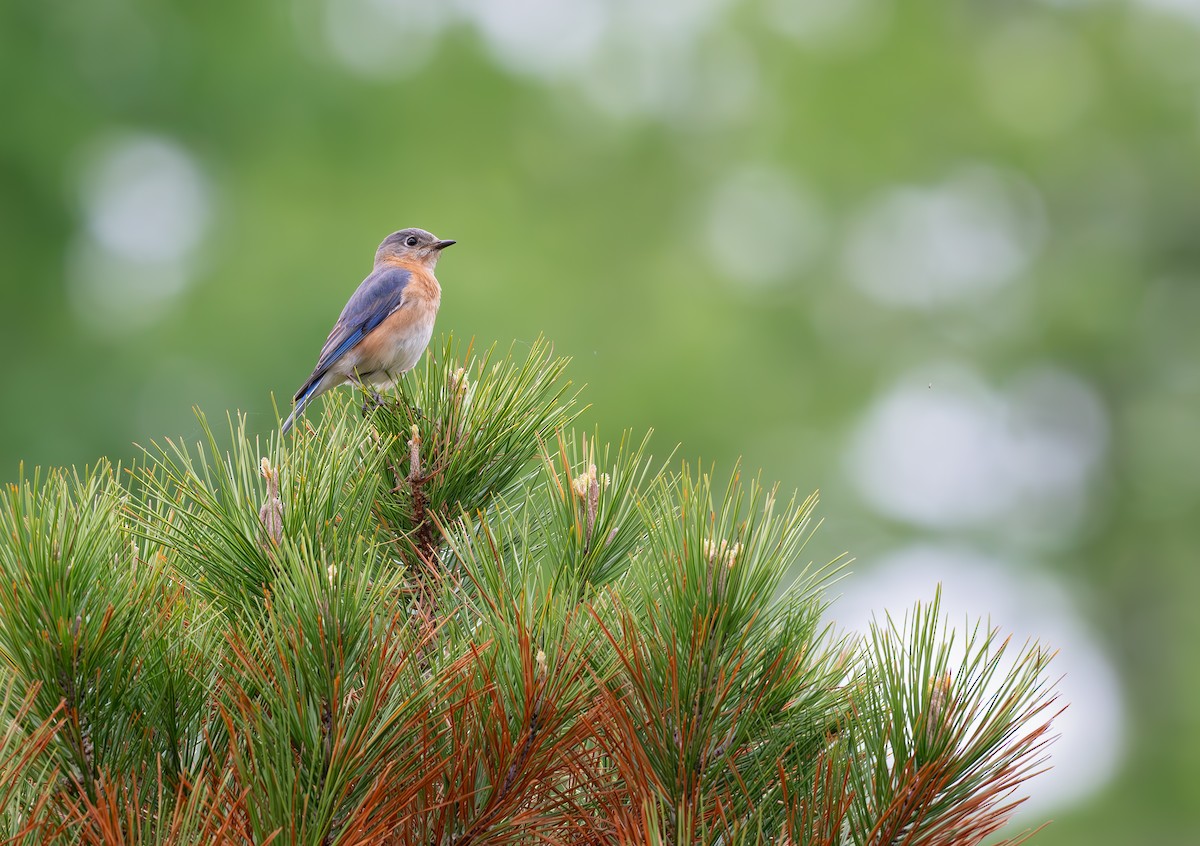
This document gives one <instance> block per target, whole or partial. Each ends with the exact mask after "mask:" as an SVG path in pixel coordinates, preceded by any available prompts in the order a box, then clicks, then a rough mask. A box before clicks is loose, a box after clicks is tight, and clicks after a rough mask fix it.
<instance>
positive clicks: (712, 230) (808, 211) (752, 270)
mask: <svg viewBox="0 0 1200 846" xmlns="http://www.w3.org/2000/svg"><path fill="white" fill-rule="evenodd" d="M827 229H828V224H827V223H826V219H825V214H824V212H823V211H822V208H821V205H820V203H818V201H817V200H816V199H815V198H814V197H813V195H812V194H811V193H810V192H809V191H808V190H806V189H805V188H804V187H803V186H801V185H800V184H799V183H798V181H797V180H796V179H795V178H793V177H792V176H791V174H789V173H787V172H786V171H783V170H780V169H777V168H772V167H767V166H760V165H747V166H743V167H740V168H738V169H736V170H734V171H733V172H732V173H730V174H729V175H728V176H727V177H726V178H725V179H724V180H723V181H722V182H721V183H720V184H718V185H717V186H716V189H715V190H714V191H713V196H712V199H711V200H710V201H709V211H708V220H707V223H706V225H705V226H704V228H703V230H702V232H703V238H704V248H705V249H706V251H707V252H708V254H709V256H710V257H711V258H712V260H713V262H714V263H715V265H716V267H717V269H718V270H720V271H721V272H722V273H723V274H725V275H726V276H727V277H729V278H730V279H734V280H736V281H738V282H742V283H744V284H747V285H751V286H762V285H769V284H777V283H780V282H785V281H787V280H789V279H794V278H795V277H796V275H797V274H799V273H801V272H803V271H804V270H805V269H806V268H807V267H808V266H809V265H811V264H812V262H813V261H814V260H815V259H816V258H817V256H818V255H819V254H820V251H821V248H822V247H823V245H824V243H825V236H826V231H827Z"/></svg>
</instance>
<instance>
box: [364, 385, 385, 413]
mask: <svg viewBox="0 0 1200 846" xmlns="http://www.w3.org/2000/svg"><path fill="white" fill-rule="evenodd" d="M376 408H383V397H382V396H380V395H379V391H374V390H373V391H371V392H370V393H369V394H368V395H367V396H364V397H363V401H362V413H363V417H366V416H367V415H368V414H370V413H371V411H372V410H374V409H376Z"/></svg>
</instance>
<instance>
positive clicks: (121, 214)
mask: <svg viewBox="0 0 1200 846" xmlns="http://www.w3.org/2000/svg"><path fill="white" fill-rule="evenodd" d="M80 205H81V208H82V213H83V224H84V225H83V231H82V232H81V233H80V234H79V235H78V236H77V237H76V239H75V242H74V243H73V245H72V246H71V248H70V250H69V252H68V257H67V284H68V294H69V297H70V300H71V303H72V305H73V307H74V310H75V312H76V315H77V316H78V317H79V319H80V320H81V322H84V323H86V324H89V325H91V326H93V327H94V328H96V329H98V330H100V331H106V332H119V331H123V330H125V329H129V328H134V327H139V326H144V325H146V324H148V323H151V322H153V321H154V320H155V319H157V318H159V317H161V316H162V315H163V314H164V313H165V312H166V311H167V308H168V306H169V305H170V303H171V302H172V301H173V300H174V299H176V298H177V297H178V296H179V294H180V293H182V292H183V291H184V290H185V289H186V287H187V285H188V283H189V282H190V281H191V278H192V275H191V272H190V259H191V258H192V256H193V255H194V253H195V251H196V249H197V247H199V245H200V243H201V240H202V239H203V237H204V235H205V232H206V230H207V227H208V222H209V217H210V201H209V191H208V184H207V182H206V180H205V177H204V175H203V173H202V172H201V170H200V168H199V166H198V165H197V164H196V162H195V160H194V159H193V157H192V156H191V155H190V154H189V153H188V152H187V151H186V150H184V149H183V147H181V146H180V145H179V144H177V143H175V142H174V141H172V140H170V139H167V138H163V137H160V136H155V135H142V134H133V135H127V136H122V137H118V138H111V139H108V140H106V141H103V142H101V143H99V144H97V145H96V146H95V147H94V148H93V149H92V150H91V151H90V152H89V154H87V155H85V157H84V162H83V173H82V177H81V180H80Z"/></svg>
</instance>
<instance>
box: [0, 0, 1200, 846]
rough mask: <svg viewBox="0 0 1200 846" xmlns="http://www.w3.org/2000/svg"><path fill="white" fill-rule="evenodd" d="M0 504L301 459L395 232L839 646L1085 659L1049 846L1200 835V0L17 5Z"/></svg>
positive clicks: (1053, 798)
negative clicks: (898, 640)
mask: <svg viewBox="0 0 1200 846" xmlns="http://www.w3.org/2000/svg"><path fill="white" fill-rule="evenodd" d="M0 80H2V82H0V85H2V86H3V104H4V107H3V113H2V117H0V355H2V360H3V361H4V363H5V364H4V367H3V368H0V410H2V413H0V476H2V477H3V478H4V479H7V480H12V479H15V478H16V476H17V474H18V472H19V469H18V468H19V463H20V462H22V461H24V462H25V463H26V465H27V466H31V465H35V464H41V465H65V464H86V463H88V462H91V461H94V460H95V459H96V458H97V457H98V456H101V455H106V456H111V457H114V458H117V459H124V460H129V459H132V458H134V457H136V455H137V454H138V450H137V449H136V448H135V447H134V443H142V444H144V443H147V442H148V441H149V440H151V439H153V438H160V437H162V436H163V435H172V434H174V435H183V436H185V437H191V436H195V435H197V434H198V427H197V426H196V423H195V420H194V418H193V417H192V411H191V407H192V406H193V405H200V406H201V407H203V408H204V409H205V410H206V411H207V412H209V414H210V415H213V416H218V417H219V416H221V415H223V414H224V412H225V411H226V410H228V409H240V410H242V411H245V412H246V413H248V414H249V416H250V420H251V425H252V427H253V428H254V429H256V430H258V431H261V432H264V433H265V432H269V431H270V430H271V429H272V428H273V427H274V426H275V425H276V422H277V421H276V418H275V416H274V413H273V406H272V394H274V395H275V396H276V397H278V398H279V399H280V402H281V404H283V403H286V401H287V400H288V398H289V397H290V395H291V393H292V391H293V390H294V389H295V387H296V386H297V385H298V384H299V383H300V381H301V380H302V379H303V378H304V376H305V375H306V374H307V373H308V371H309V369H310V367H311V365H312V364H313V362H314V360H315V356H316V353H317V350H318V349H319V347H320V344H321V342H322V341H323V339H324V337H325V333H326V332H327V331H328V329H329V326H330V324H331V322H332V320H333V318H334V317H335V316H336V314H337V312H338V311H339V309H340V308H341V306H342V304H343V303H344V301H345V299H346V297H347V296H348V295H349V293H350V292H351V291H352V290H353V288H354V287H355V286H356V285H357V283H358V282H359V280H360V279H361V278H362V277H363V276H364V275H365V273H366V272H367V270H368V269H369V265H370V259H371V256H372V252H373V250H374V248H375V246H376V244H377V243H378V242H379V241H380V240H381V239H382V238H383V236H384V235H386V234H387V233H388V232H389V231H391V230H393V229H397V228H401V227H404V226H414V225H415V226H422V227H424V228H428V229H431V230H433V231H434V232H436V233H437V234H438V235H439V236H441V237H446V238H456V239H458V240H459V241H460V242H461V244H460V246H457V247H455V248H453V249H452V250H451V251H449V252H448V253H447V254H446V256H445V258H444V259H443V261H442V263H441V265H440V267H439V274H440V277H441V279H442V282H443V286H444V288H445V295H444V299H443V307H442V312H441V317H440V321H439V327H440V328H441V329H442V330H452V331H453V332H454V333H455V335H456V336H458V337H460V338H463V339H469V338H473V339H475V344H476V346H477V348H485V347H487V346H488V345H490V344H492V343H498V344H499V345H500V346H501V347H502V348H507V347H508V346H509V345H510V344H514V343H515V344H516V345H517V347H518V349H520V347H522V346H524V345H527V344H528V343H529V342H530V341H531V340H532V339H533V338H535V337H536V336H537V335H538V334H539V333H545V334H546V335H548V336H549V337H550V338H551V339H553V341H554V342H555V344H556V349H557V351H559V352H561V353H563V354H567V355H570V356H572V357H573V358H574V363H573V365H572V368H571V371H570V372H571V374H572V376H573V378H574V379H575V381H577V382H579V383H585V384H586V385H587V388H586V397H587V398H588V399H589V400H590V401H591V402H592V403H593V407H592V409H591V410H589V411H588V413H587V414H586V415H585V422H586V424H587V425H588V426H592V425H598V426H599V427H600V430H601V434H602V435H606V436H609V437H615V436H617V435H619V433H620V432H621V431H622V430H623V429H625V428H632V429H633V430H634V431H635V432H642V431H645V430H647V429H653V430H654V431H655V440H654V443H655V444H656V445H657V451H658V453H659V454H664V455H665V454H666V453H668V452H669V451H670V449H671V448H672V447H673V446H674V445H675V444H681V445H682V447H681V450H680V453H679V455H681V456H685V457H700V458H702V459H703V460H704V461H705V462H712V463H713V464H714V465H715V466H716V468H717V472H718V473H722V474H727V473H729V472H731V471H732V469H733V467H734V465H735V462H736V460H737V458H738V457H739V456H740V457H741V458H742V463H743V467H744V468H746V469H747V470H750V471H753V470H755V469H756V468H760V467H761V468H763V475H764V477H765V478H766V479H768V480H778V481H779V482H780V483H781V484H782V486H783V487H784V488H785V489H792V488H797V489H800V490H801V491H803V492H808V491H811V490H813V489H816V488H820V489H821V491H822V499H823V502H822V506H821V509H820V511H821V514H822V515H823V518H824V521H825V522H824V525H823V526H822V527H821V529H820V530H819V532H818V533H817V535H816V537H815V538H814V539H813V541H812V542H811V543H810V545H809V547H808V552H809V553H811V554H812V556H813V558H814V559H816V560H818V561H825V560H830V559H833V558H835V557H836V556H838V555H839V554H841V553H842V552H849V553H850V554H851V555H853V556H854V557H855V559H856V560H855V561H854V563H853V564H852V565H851V570H852V571H853V572H852V573H851V574H850V575H848V576H847V577H846V578H845V579H844V580H843V581H842V582H840V583H839V584H838V585H837V587H836V588H835V592H836V593H837V594H840V597H841V598H840V599H838V600H837V602H836V603H835V604H834V606H833V609H832V610H831V612H830V613H831V618H832V619H834V620H836V621H837V623H838V625H840V626H847V627H851V628H858V627H861V626H862V625H864V624H865V621H866V620H867V619H868V617H869V614H870V613H871V612H872V611H875V612H879V611H882V610H884V609H888V610H892V611H894V612H901V613H902V612H903V610H904V608H905V607H907V606H908V605H909V604H910V602H912V601H913V600H916V599H918V598H924V599H928V598H929V597H931V596H932V594H933V590H934V585H935V584H936V583H938V582H941V583H943V585H944V590H945V599H944V601H945V605H946V607H947V609H948V610H949V611H950V613H951V619H952V621H955V622H957V621H960V620H964V619H966V618H967V616H987V615H991V619H992V622H993V623H995V624H997V625H999V626H1001V627H1002V628H1003V629H1004V630H1006V631H1011V632H1013V634H1014V635H1015V636H1016V637H1017V638H1018V639H1023V638H1025V637H1036V638H1040V639H1043V640H1045V641H1047V642H1048V643H1050V644H1052V645H1054V646H1056V647H1058V648H1059V649H1060V650H1061V654H1060V657H1059V659H1058V671H1059V672H1062V673H1064V674H1065V678H1064V679H1063V682H1062V690H1063V695H1064V698H1065V699H1066V700H1068V701H1069V702H1070V709H1069V710H1068V711H1067V712H1066V714H1064V716H1063V717H1062V718H1061V720H1060V721H1059V730H1060V733H1061V735H1062V737H1061V740H1060V741H1059V743H1058V744H1057V745H1056V747H1055V748H1054V750H1053V756H1052V761H1051V763H1052V764H1053V767H1054V768H1053V770H1052V771H1051V772H1050V773H1049V774H1047V775H1045V776H1042V777H1040V778H1039V779H1037V780H1035V781H1034V782H1032V783H1031V784H1030V785H1029V790H1030V792H1031V793H1032V794H1033V801H1032V803H1031V807H1030V810H1029V813H1028V816H1027V817H1026V818H1025V821H1026V822H1027V823H1036V822H1038V821H1040V820H1043V819H1046V818H1051V817H1052V818H1054V820H1055V822H1054V824H1052V825H1051V826H1050V827H1049V828H1047V829H1046V830H1045V831H1044V832H1042V833H1041V834H1039V835H1038V836H1037V837H1036V839H1035V842H1037V843H1042V844H1047V846H1052V845H1054V846H1067V845H1068V844H1084V843H1086V844H1130V843H1156V844H1196V843H1200V822H1198V820H1200V810H1198V809H1200V767H1197V766H1196V761H1197V760H1198V758H1200V663H1198V661H1200V655H1198V650H1197V647H1198V646H1200V612H1198V611H1197V605H1198V604H1200V568H1198V567H1197V554H1196V550H1197V548H1198V545H1200V501H1198V500H1200V449H1198V448H1197V445H1196V438H1197V435H1198V434H1200V0H1107V1H1106V0H1043V1H1042V2H1032V0H1031V1H1030V2H1023V0H1005V2H997V0H652V2H651V0H612V1H611V2H605V0H511V2H500V0H275V2H261V3H246V2H240V1H238V0H208V2H204V3H172V2H152V0H95V2H87V3H76V2H62V0H41V2H21V0H4V2H2V3H0Z"/></svg>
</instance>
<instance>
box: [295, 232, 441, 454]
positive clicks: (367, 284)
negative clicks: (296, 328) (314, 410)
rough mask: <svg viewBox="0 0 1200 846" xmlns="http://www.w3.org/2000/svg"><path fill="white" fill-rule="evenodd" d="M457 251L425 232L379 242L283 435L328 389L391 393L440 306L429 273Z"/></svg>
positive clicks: (413, 361) (397, 234)
mask: <svg viewBox="0 0 1200 846" xmlns="http://www.w3.org/2000/svg"><path fill="white" fill-rule="evenodd" d="M454 243H457V242H455V241H445V240H442V239H440V238H438V237H437V236H436V235H434V234H433V233H431V232H426V231H425V230H424V229H401V230H400V231H398V232H393V233H392V234H391V235H388V236H387V237H386V238H384V239H383V242H382V243H381V244H380V245H379V249H378V250H376V251H375V264H374V267H373V268H372V270H371V273H370V275H369V276H367V278H366V279H364V280H363V281H362V284H361V285H359V286H358V289H357V290H356V291H355V292H354V293H353V294H351V295H350V299H349V301H348V302H347V303H346V307H345V308H343V309H342V313H341V315H340V316H339V317H338V319H337V321H336V322H335V323H334V324H333V329H332V331H330V333H329V337H328V338H326V339H325V346H323V347H322V348H321V354H320V356H319V357H318V358H317V366H316V367H314V368H313V372H312V373H311V374H310V375H309V377H308V379H306V380H305V382H304V384H303V385H301V386H300V390H298V391H296V395H295V396H294V397H293V398H292V402H293V408H292V413H291V414H289V415H288V418H287V420H285V421H284V422H283V434H285V435H286V434H287V432H288V430H289V429H291V428H292V424H293V423H295V421H296V418H297V417H298V416H299V415H301V414H303V413H304V409H305V408H307V407H308V404H309V403H310V402H312V401H313V400H314V399H316V398H317V397H319V396H320V395H321V394H323V393H325V392H326V391H328V390H329V389H330V388H336V387H337V386H338V385H341V384H343V383H345V382H350V383H351V384H354V385H361V386H364V387H365V386H370V387H372V388H374V389H375V390H376V391H377V390H378V389H379V388H384V389H386V388H390V387H391V386H392V385H394V384H395V383H396V380H397V379H398V378H399V377H400V375H401V374H403V373H404V372H405V371H407V370H410V369H412V367H413V366H414V365H416V363H417V362H418V361H420V360H421V355H422V354H423V353H424V352H425V348H426V347H427V346H428V345H429V339H430V338H431V337H432V336H433V322H434V319H435V318H436V317H437V312H438V307H439V306H440V305H441V303H442V288H441V285H439V284H438V281H437V277H435V276H434V275H433V269H434V267H436V265H437V262H438V258H439V257H440V256H441V254H442V250H444V249H446V248H447V247H449V246H450V245H451V244H454ZM376 398H378V394H376Z"/></svg>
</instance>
